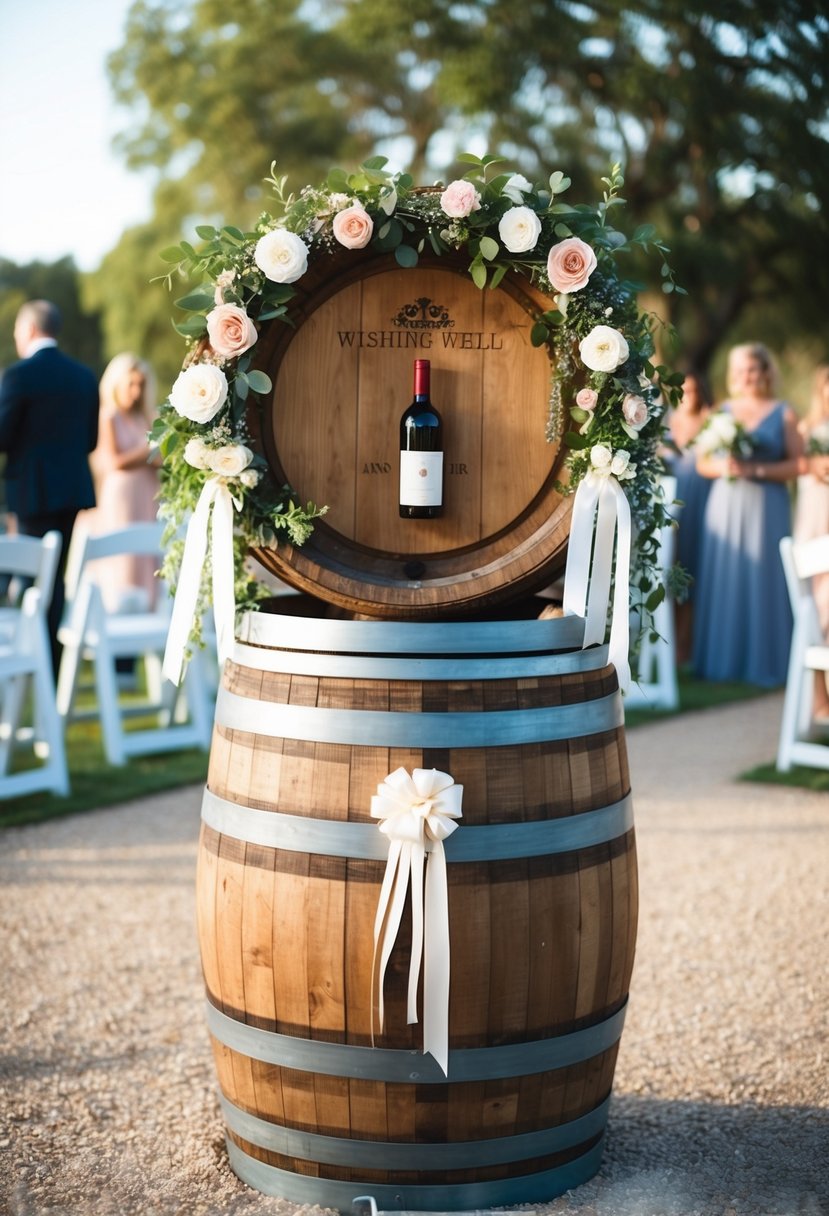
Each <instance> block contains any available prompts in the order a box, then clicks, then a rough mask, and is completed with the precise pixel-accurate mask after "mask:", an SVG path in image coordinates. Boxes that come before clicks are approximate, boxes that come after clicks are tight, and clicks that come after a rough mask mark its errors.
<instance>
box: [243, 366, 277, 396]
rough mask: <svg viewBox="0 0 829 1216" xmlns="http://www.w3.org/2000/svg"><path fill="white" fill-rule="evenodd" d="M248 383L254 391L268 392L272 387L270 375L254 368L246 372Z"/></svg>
mask: <svg viewBox="0 0 829 1216" xmlns="http://www.w3.org/2000/svg"><path fill="white" fill-rule="evenodd" d="M247 379H248V384H249V385H250V387H251V389H252V390H253V392H254V393H260V394H264V393H269V392H270V391H271V389H272V388H273V382H272V381H271V378H270V376H268V375H266V373H265V372H260V371H258V370H257V369H256V368H254V370H253V371H252V372H248V374H247Z"/></svg>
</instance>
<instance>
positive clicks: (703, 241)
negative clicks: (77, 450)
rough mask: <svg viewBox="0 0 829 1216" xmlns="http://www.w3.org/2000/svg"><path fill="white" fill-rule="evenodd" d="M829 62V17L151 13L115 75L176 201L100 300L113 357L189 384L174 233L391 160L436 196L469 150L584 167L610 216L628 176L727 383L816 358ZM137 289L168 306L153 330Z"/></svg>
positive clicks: (126, 255) (828, 255)
mask: <svg viewBox="0 0 829 1216" xmlns="http://www.w3.org/2000/svg"><path fill="white" fill-rule="evenodd" d="M827 65H829V18H828V17H826V16H825V15H820V14H816V11H815V6H814V5H813V4H811V3H809V2H807V0H775V2H774V3H772V2H771V0H717V2H716V4H714V3H713V2H711V0H701V2H700V3H699V4H696V5H694V6H688V5H687V4H685V3H682V4H680V3H679V0H659V2H658V3H657V0H632V2H631V3H626V4H622V3H620V2H619V0H596V2H586V3H581V2H576V0H523V2H522V3H520V4H515V3H514V0H409V2H408V3H407V4H406V5H401V4H399V3H397V2H392V0H279V2H278V3H274V2H273V0H251V2H250V3H249V4H246V5H245V6H244V7H243V8H242V9H239V10H237V11H233V12H232V14H230V15H229V10H228V9H227V7H226V5H224V4H222V3H221V0H136V3H135V4H133V6H132V8H131V10H130V14H129V19H128V25H127V30H126V37H125V42H124V45H123V47H122V48H121V49H120V50H119V51H118V52H117V53H116V54H115V55H114V56H113V57H112V59H111V64H110V68H111V76H112V80H113V85H114V88H115V91H116V96H117V98H118V100H119V101H120V102H121V103H122V104H124V105H127V106H129V107H130V108H131V110H132V112H133V114H134V115H135V121H134V124H133V126H132V127H131V129H130V130H128V131H126V132H125V133H124V135H123V137H122V140H121V147H122V150H123V152H124V154H125V156H126V157H127V159H128V162H129V163H130V164H132V165H134V166H136V167H138V166H146V165H153V166H155V167H156V168H157V169H158V170H159V173H160V177H161V185H160V187H159V190H158V193H157V197H156V215H155V217H154V219H153V221H152V222H151V224H149V225H148V226H146V227H145V228H144V229H142V230H140V231H133V232H132V233H128V234H126V235H125V237H124V240H123V242H122V243H121V245H120V246H119V248H118V250H116V251H115V252H114V253H113V254H112V255H110V258H109V259H107V262H106V263H105V264H104V266H103V267H102V269H101V271H100V272H99V274H98V275H97V276H95V278H94V279H93V282H92V284H91V286H90V291H91V295H90V299H94V300H95V301H96V302H97V303H98V304H100V306H101V307H102V309H103V312H104V316H105V324H106V333H107V342H108V345H109V344H115V345H116V346H121V345H131V346H138V347H140V348H142V349H141V353H144V354H147V355H148V356H149V357H150V358H153V359H154V360H155V361H156V362H157V364H158V363H159V361H161V362H162V363H163V364H164V369H165V370H166V369H167V366H168V364H169V359H170V356H169V355H168V354H166V353H165V352H166V351H167V350H169V351H170V352H172V351H173V349H174V347H175V341H174V339H173V338H172V334H171V338H170V340H169V344H168V345H165V344H167V343H168V339H167V337H166V331H165V332H162V331H161V330H160V328H159V325H158V317H157V316H156V315H154V314H155V313H156V312H157V313H158V314H161V315H163V314H164V311H165V308H166V307H167V300H166V299H165V297H164V295H163V294H162V292H161V290H160V289H159V291H158V295H157V296H156V295H154V294H152V292H151V291H150V289H148V288H147V286H146V283H147V280H149V279H150V278H151V277H153V275H155V274H158V273H160V272H161V270H160V266H159V264H158V262H156V261H155V260H154V259H153V257H152V241H153V236H154V235H155V234H157V236H158V242H157V249H160V248H162V247H163V245H164V244H167V243H169V240H170V239H171V238H172V239H176V238H177V237H178V236H179V235H181V233H182V232H185V233H186V232H187V231H188V230H189V229H191V228H194V227H195V224H196V223H198V222H202V221H204V220H208V221H213V222H215V221H216V220H224V221H227V222H232V223H235V224H239V225H241V226H244V225H246V224H249V223H251V222H253V221H254V220H255V218H256V216H257V215H258V214H259V212H261V211H262V210H263V209H265V208H266V206H267V195H266V193H264V185H263V179H264V178H265V176H266V174H267V171H268V167H269V165H270V163H271V161H272V160H275V161H276V162H277V167H278V171H279V172H280V173H287V174H288V175H289V177H290V179H291V181H292V182H293V183H294V184H295V185H296V186H300V185H301V184H303V183H304V182H305V181H314V180H317V179H318V178H319V177H320V176H321V175H322V173H323V172H324V171H325V170H327V168H328V167H330V165H332V164H335V163H341V164H345V165H346V166H348V165H353V164H354V163H356V162H357V161H359V160H360V159H362V158H364V157H365V156H366V155H369V154H370V153H372V152H376V151H380V152H385V153H386V154H387V155H391V156H392V158H393V159H394V160H395V161H397V162H398V163H399V164H400V165H401V167H404V166H405V165H408V166H411V168H412V170H413V172H414V173H415V175H416V176H420V177H421V178H422V179H423V180H428V179H429V178H430V177H435V176H438V175H441V176H444V177H445V176H448V175H449V174H450V173H451V174H452V175H454V172H457V167H456V169H455V170H454V171H453V168H452V163H453V160H454V158H455V157H456V155H457V153H458V152H459V151H461V150H464V148H466V147H470V150H472V151H478V152H480V151H483V150H484V148H485V149H486V150H487V151H489V152H493V153H502V154H503V155H505V156H506V157H508V158H509V160H510V161H512V162H513V163H514V165H515V166H516V167H517V168H520V169H521V170H522V171H523V172H525V173H526V174H527V175H528V176H530V177H532V176H535V175H536V174H540V173H542V172H543V174H544V175H545V176H546V175H547V174H548V173H549V172H550V171H551V170H553V169H557V168H561V169H563V170H565V171H566V172H567V174H568V175H569V176H570V177H572V179H573V183H574V184H573V192H574V194H576V193H577V194H578V196H579V197H588V198H589V197H592V196H594V195H595V194H596V192H597V183H598V180H599V178H600V176H601V175H602V174H603V173H605V172H606V171H607V168H608V166H609V164H610V163H611V162H613V161H616V160H618V161H621V163H622V165H623V169H624V174H625V178H626V184H625V191H624V193H625V197H626V199H627V201H628V208H629V219H630V222H631V224H634V225H641V224H646V223H653V224H654V225H656V227H657V229H658V231H659V233H660V235H661V236H662V237H663V238H665V239H666V240H667V243H668V244H669V245H670V246H671V247H672V253H671V261H672V264H673V266H674V268H675V271H676V275H677V279H678V281H679V282H680V283H681V284H682V285H683V286H684V287H685V288H686V289H687V291H688V295H687V296H677V295H672V294H669V295H664V297H663V298H662V301H661V305H660V310H661V311H662V313H663V314H664V315H665V316H666V317H667V318H668V319H669V320H671V321H672V322H673V323H674V324H675V325H676V326H677V329H678V332H679V335H680V343H681V349H680V357H681V358H682V359H683V361H685V362H688V363H692V364H695V365H698V366H701V367H703V368H704V367H706V366H707V365H708V364H709V363H710V361H711V358H712V355H713V354H714V352H715V350H716V348H717V347H718V345H719V344H721V343H722V342H723V340H727V339H728V338H729V337H731V336H733V335H736V334H739V333H740V332H741V329H744V328H745V326H746V325H748V324H751V325H752V326H753V336H756V337H760V338H766V339H767V340H771V341H772V343H773V344H774V345H776V346H778V347H779V346H780V344H781V343H783V342H784V341H786V340H787V339H789V338H790V337H793V336H806V337H808V336H814V337H816V338H817V337H820V336H821V335H822V333H823V326H824V321H823V316H824V310H825V300H826V298H827V294H829V229H827V225H826V222H825V218H824V216H823V213H822V209H821V204H822V200H823V199H825V198H826V197H827V196H829V142H828V133H829V122H828V121H827V120H828V119H829V82H828V81H827V71H828V70H829V68H828V66H827ZM174 230H175V231H174ZM109 275H115V276H116V277H117V280H118V286H117V288H113V287H112V285H110V286H109V287H105V286H103V280H104V277H105V276H109ZM650 286H651V288H656V289H658V288H659V287H660V284H659V283H656V284H654V283H651V284H650ZM663 286H668V287H669V286H670V283H665V284H664V285H663ZM125 289H128V291H129V293H131V298H132V299H133V300H134V301H135V299H136V298H137V296H136V293H138V292H139V291H140V292H143V293H147V292H148V291H150V295H151V298H152V304H149V303H147V304H145V303H144V302H143V301H142V302H141V304H140V305H137V304H136V305H135V307H134V308H133V309H132V312H130V309H129V308H128V307H127V305H126V303H125V302H124V301H123V300H119V299H118V298H117V296H118V292H119V291H120V292H121V293H122V294H123V293H124V291H125ZM161 370H162V369H161V367H159V371H161Z"/></svg>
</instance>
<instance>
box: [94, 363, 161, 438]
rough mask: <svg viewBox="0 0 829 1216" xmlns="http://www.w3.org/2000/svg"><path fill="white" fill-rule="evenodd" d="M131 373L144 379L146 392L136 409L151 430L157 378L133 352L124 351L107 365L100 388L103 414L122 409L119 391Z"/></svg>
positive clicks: (99, 393)
mask: <svg viewBox="0 0 829 1216" xmlns="http://www.w3.org/2000/svg"><path fill="white" fill-rule="evenodd" d="M131 372H140V373H141V375H142V376H143V377H144V391H143V392H142V394H141V397H140V398H139V400H138V401H137V403H136V405H135V407H134V408H135V410H136V412H138V413H141V414H143V415H144V418H145V420H146V423H147V429H148V430H149V428H150V427H151V426H152V424H153V420H154V418H155V408H156V399H155V377H154V376H153V374H152V371H151V370H150V365H149V364H148V363H145V362H144V360H143V359H139V358H138V355H134V354H132V352H131V351H122V353H121V354H120V355H116V356H115V358H114V359H110V361H109V363H108V364H107V365H106V368H105V370H104V374H103V375H102V376H101V383H100V384H99V386H98V397H99V401H100V405H101V413H102V414H109V413H115V412H116V411H117V410H119V409H120V406H119V404H118V389H119V387H120V385H121V384H123V382H124V380H126V378H127V376H129V375H130V373H131Z"/></svg>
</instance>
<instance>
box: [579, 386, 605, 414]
mask: <svg viewBox="0 0 829 1216" xmlns="http://www.w3.org/2000/svg"><path fill="white" fill-rule="evenodd" d="M598 400H599V394H598V393H597V392H596V390H595V389H594V388H581V389H579V391H578V392H577V393H576V405H577V406H579V408H580V409H583V410H594V409H595V408H596V402H597V401H598Z"/></svg>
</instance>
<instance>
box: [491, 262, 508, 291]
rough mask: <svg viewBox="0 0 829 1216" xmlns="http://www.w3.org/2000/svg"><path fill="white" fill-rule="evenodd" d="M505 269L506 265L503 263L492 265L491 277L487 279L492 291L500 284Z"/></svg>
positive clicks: (505, 271) (506, 268)
mask: <svg viewBox="0 0 829 1216" xmlns="http://www.w3.org/2000/svg"><path fill="white" fill-rule="evenodd" d="M507 270H508V267H507V266H504V265H503V263H502V264H501V265H500V266H495V267H493V270H492V278H491V279H490V280H489V286H490V289H491V290H492V291H494V290H495V288H496V287H499V286H500V284H501V280H502V279H503V277H504V275H505V274H506V273H507Z"/></svg>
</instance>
